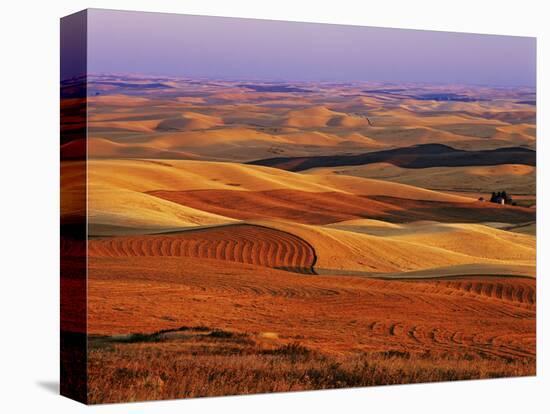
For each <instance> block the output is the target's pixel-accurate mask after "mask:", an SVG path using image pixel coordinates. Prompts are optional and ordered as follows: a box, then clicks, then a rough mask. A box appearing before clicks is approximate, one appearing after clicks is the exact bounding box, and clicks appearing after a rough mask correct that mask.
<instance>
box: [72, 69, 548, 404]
mask: <svg viewBox="0 0 550 414" xmlns="http://www.w3.org/2000/svg"><path fill="white" fill-rule="evenodd" d="M148 85H149V88H148ZM151 85H154V87H153V86H151ZM158 85H161V86H158ZM88 88H89V90H90V94H89V98H88V108H89V109H88V110H89V118H88V140H87V142H83V141H82V140H78V139H76V140H68V141H67V142H65V143H63V145H62V147H61V151H62V163H61V164H62V166H61V168H62V177H63V181H62V190H63V192H64V194H65V195H66V196H67V199H66V200H65V202H64V203H63V209H62V224H63V225H67V226H70V225H71V223H73V221H74V218H75V217H79V216H82V214H86V217H87V235H88V237H87V239H86V240H78V239H75V238H71V237H64V238H62V240H61V253H62V256H63V257H64V258H65V260H66V262H67V266H68V267H67V269H68V270H67V271H66V273H65V276H64V277H65V283H66V286H67V287H68V288H71V287H72V286H74V291H76V290H77V289H78V286H79V283H80V284H81V283H82V280H81V279H79V278H78V277H77V272H76V270H74V268H71V267H70V264H71V263H73V262H75V261H76V260H77V259H78V258H79V257H80V258H81V257H84V256H87V257H88V262H87V266H88V267H87V281H86V283H87V295H88V296H87V319H86V328H85V334H86V335H87V344H88V353H87V355H86V361H87V362H86V363H87V369H88V374H89V381H88V384H87V395H88V399H89V401H90V402H92V403H106V402H120V401H138V400H151V399H163V398H182V397H201V396H214V395H229V394H251V393H261V392H281V391H295V390H309V389H324V388H341V387H355V386H367V385H385V384H403V383H418V382H430V381H449V380H463V379H479V378H494V377H503V376H526V375H535V371H536V305H537V300H536V299H537V298H536V296H537V295H536V266H535V260H536V235H535V232H536V230H535V229H536V194H535V190H536V185H535V177H536V164H535V144H536V142H535V136H536V127H535V109H534V106H533V105H531V104H530V103H526V101H527V99H528V97H529V96H530V95H529V93H530V91H528V90H524V89H521V88H520V89H492V88H489V87H484V88H481V87H480V88H478V89H475V88H465V87H461V86H457V85H449V86H448V87H447V89H446V93H448V96H446V98H445V99H427V98H426V96H428V95H430V94H436V93H437V94H441V93H442V92H441V90H442V87H441V86H437V87H436V86H430V85H421V86H413V85H406V86H404V88H406V89H399V90H406V91H407V93H406V94H405V93H401V92H392V91H391V90H390V91H388V87H385V86H384V85H381V84H368V83H356V84H355V83H347V84H338V83H326V84H325V83H322V82H319V83H314V82H309V83H307V84H300V83H296V84H292V85H290V86H289V85H286V86H285V87H284V88H283V87H279V88H278V89H277V88H275V87H274V86H273V85H272V84H268V85H266V84H262V83H255V84H250V83H248V84H243V83H242V82H236V81H228V80H219V81H216V82H208V81H202V80H197V79H183V78H167V79H165V80H162V81H159V80H158V79H155V80H151V79H148V78H147V77H139V76H137V75H135V76H107V75H97V76H92V77H91V78H90V79H89V85H88ZM306 90H307V92H304V91H306ZM430 96H431V95H430ZM438 96H439V95H438ZM456 96H460V97H461V98H460V99H458V98H456ZM65 105H66V107H67V108H68V109H69V108H70V106H71V103H70V102H66V103H65ZM68 109H67V110H68ZM84 148H87V151H88V160H87V165H86V168H85V167H83V163H84V161H82V160H81V159H80V158H79V155H80V154H81V153H82V151H83V149H84ZM82 182H85V183H86V189H87V194H88V203H87V210H86V212H84V213H83V211H82V209H81V207H80V206H79V204H78V200H77V198H76V196H75V197H74V198H71V197H70V195H71V194H73V195H76V194H78V193H79V192H82ZM503 192H506V194H504V193H503ZM497 193H498V194H497ZM71 269H72V270H71ZM78 306H81V305H80V304H79V303H77V301H75V300H72V299H71V295H70V294H67V295H66V296H65V297H63V298H62V307H63V309H68V310H70V309H73V308H72V307H75V309H73V310H74V311H75V312H76V311H78V310H77V309H76V307H78ZM67 314H70V312H67ZM62 327H64V329H65V330H66V331H67V332H74V331H78V330H79V329H81V327H80V328H79V326H78V323H77V322H75V321H73V320H70V319H66V320H63V321H62ZM80 333H82V332H80Z"/></svg>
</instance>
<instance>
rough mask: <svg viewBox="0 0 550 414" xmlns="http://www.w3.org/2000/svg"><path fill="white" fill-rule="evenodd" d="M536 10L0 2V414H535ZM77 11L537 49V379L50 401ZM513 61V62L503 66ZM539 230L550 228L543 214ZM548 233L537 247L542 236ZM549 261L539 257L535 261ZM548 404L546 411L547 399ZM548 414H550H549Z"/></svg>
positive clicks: (239, 0) (541, 27) (541, 379)
mask: <svg viewBox="0 0 550 414" xmlns="http://www.w3.org/2000/svg"><path fill="white" fill-rule="evenodd" d="M545 3H546V2H545V1H544V0H538V1H530V0H517V1H507V0H496V1H493V0H474V1H471V0H454V1H445V0H432V1H428V0H402V1H391V0H385V1H384V0H378V1H370V0H361V1H348V0H337V1H332V2H323V1H321V0H317V1H306V0H301V1H300V0H272V1H267V2H266V1H261V0H256V1H252V0H250V1H245V0H217V1H214V0H200V1H199V0H188V1H183V0H182V1H168V0H155V1H153V0H149V1H147V0H132V1H123V0H111V1H94V0H88V1H80V0H70V1H69V0H63V1H36V2H34V3H33V2H30V1H24V0H20V1H16V0H13V1H4V2H2V3H1V6H0V8H1V11H0V19H1V22H0V31H1V36H0V42H1V43H0V46H1V48H0V70H1V77H0V85H1V86H0V114H1V115H0V169H1V170H0V209H1V213H0V243H1V246H0V278H1V279H0V295H1V296H0V306H1V309H0V318H1V319H0V322H1V325H0V362H1V363H0V381H1V384H0V387H1V388H0V409H1V410H2V411H3V412H5V413H13V412H29V413H33V412H43V411H47V412H48V411H52V412H54V410H55V412H59V413H64V412H82V411H83V410H85V409H87V410H91V411H93V412H102V413H111V412H116V413H122V412H128V411H129V410H135V411H138V412H151V413H153V412H155V413H159V412H160V413H164V412H180V413H181V412H182V411H185V410H189V411H191V412H193V411H199V410H200V411H201V412H202V413H210V412H220V413H226V412H234V411H235V412H239V413H246V412H267V413H272V412H273V413H280V412H287V413H291V412H296V411H299V412H302V413H306V412H310V411H315V412H320V413H323V412H334V411H344V410H345V411H346V412H348V411H349V412H359V411H361V412H365V411H369V412H382V411H384V412H403V411H407V412H422V413H426V414H427V413H432V412H433V413H445V414H450V413H455V412H456V413H459V412H460V413H478V412H487V413H489V412H499V413H512V412H513V413H518V412H528V413H530V414H531V413H537V412H543V410H544V408H543V407H544V405H546V410H547V409H548V406H549V405H550V402H549V401H548V397H546V396H545V392H546V394H547V395H548V394H549V393H550V391H548V390H550V381H549V375H550V371H549V369H548V357H547V356H548V353H547V352H545V350H544V349H543V345H542V344H544V334H545V332H543V331H542V326H543V321H545V320H548V318H545V316H546V315H545V314H546V313H547V310H548V309H549V306H548V305H547V304H546V303H545V302H546V301H548V300H550V296H549V294H548V286H550V284H548V283H546V282H545V278H546V277H547V276H548V274H547V271H548V269H549V267H548V258H547V257H548V254H549V253H548V252H550V250H548V243H547V241H548V231H550V230H549V229H548V226H547V224H548V219H545V217H544V216H545V213H548V208H547V207H548V206H547V205H546V204H547V203H546V200H545V194H544V192H543V191H541V190H542V184H543V183H545V184H546V185H548V182H549V176H548V168H547V167H546V166H545V162H544V160H547V159H548V151H549V150H548V145H546V144H545V139H546V138H547V135H548V134H547V132H548V128H549V127H548V119H549V115H550V114H549V111H548V108H549V105H550V104H548V99H549V98H548V97H549V95H550V92H549V82H550V81H548V76H549V73H550V67H549V59H550V53H549V44H550V33H549V31H550V24H549V22H548V15H549V13H548V11H546V10H544V8H545V7H544V5H545ZM86 7H101V8H118V9H128V10H146V11H168V12H178V13H188V14H206V15H218V16H235V17H258V18H267V19H281V20H296V21H311V22H328V23H343V24H358V25H367V26H368V25H370V26H385V27H402V28H417V29H436V30H451V31H465V32H477V33H492V34H510V35H512V34H513V35H527V36H537V37H538V106H537V110H538V153H537V155H538V167H539V168H538V173H539V176H538V185H539V186H538V200H537V203H538V213H539V214H538V225H539V227H538V248H539V250H538V251H539V255H538V266H539V270H538V282H537V285H538V376H537V377H536V378H521V379H502V380H484V381H469V382H468V381H466V382H458V383H440V384H428V385H404V386H391V387H374V388H363V389H353V390H339V391H321V392H305V393H293V394H276V395H259V396H248V397H224V398H209V399H196V400H180V401H164V402H155V403H137V404H130V405H129V404H122V405H105V406H96V407H93V408H85V407H84V406H83V405H80V404H78V403H75V402H73V401H70V400H68V399H66V398H63V397H60V396H58V395H57V386H58V385H57V384H58V381H59V368H58V366H59V358H58V350H59V339H58V327H59V293H58V292H59V281H58V269H59V264H58V252H59V250H58V234H59V231H58V224H59V221H58V209H59V201H58V200H59V189H58V183H59V181H58V180H59V161H58V157H59V155H58V149H59V148H58V145H59V129H58V125H59V109H58V108H59V107H58V96H59V87H58V85H59V18H60V17H61V16H64V15H66V14H70V13H72V12H75V11H78V10H80V9H84V8H86ZM513 58H514V57H513V56H510V59H513ZM546 216H547V217H548V215H547V214H546ZM545 232H546V234H545ZM544 250H546V252H547V253H546V255H544V254H543V253H542V252H543V251H544ZM545 397H546V398H545ZM546 412H548V411H546Z"/></svg>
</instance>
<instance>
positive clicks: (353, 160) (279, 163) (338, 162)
mask: <svg viewBox="0 0 550 414" xmlns="http://www.w3.org/2000/svg"><path fill="white" fill-rule="evenodd" d="M376 162H386V163H390V164H393V165H396V166H398V167H402V168H428V167H463V166H474V165H500V164H523V165H530V166H535V165H536V153H535V151H533V150H530V149H528V148H522V147H511V148H497V149H492V150H480V151H465V150H458V149H455V148H452V147H449V146H447V145H442V144H423V145H415V146H411V147H405V148H396V149H391V150H384V151H376V152H369V153H365V154H358V155H328V156H314V157H278V158H268V159H262V160H257V161H252V162H250V163H249V164H254V165H264V166H268V167H275V168H280V169H283V170H288V171H303V170H308V169H310V168H317V167H338V166H344V165H364V164H372V163H376Z"/></svg>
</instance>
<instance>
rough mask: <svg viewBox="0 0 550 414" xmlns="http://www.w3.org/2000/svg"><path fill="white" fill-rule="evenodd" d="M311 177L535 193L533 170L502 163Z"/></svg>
mask: <svg viewBox="0 0 550 414" xmlns="http://www.w3.org/2000/svg"><path fill="white" fill-rule="evenodd" d="M307 172H308V173H309V174H314V175H332V174H336V175H341V174H343V175H351V176H354V177H362V178H375V179H380V180H387V181H391V182H397V183H401V184H408V185H413V186H423V187H425V188H430V189H434V190H440V191H455V192H461V191H462V192H476V193H483V192H484V190H485V194H486V191H487V189H492V188H494V189H500V188H506V189H508V191H511V192H513V194H519V195H524V194H527V195H533V194H535V192H536V183H535V176H536V169H535V167H532V166H529V165H517V164H502V165H492V166H476V167H470V166H468V167H433V168H421V169H417V170H414V169H410V168H400V167H397V166H395V165H392V164H389V163H374V164H368V165H362V166H356V167H333V168H314V169H311V170H308V171H307Z"/></svg>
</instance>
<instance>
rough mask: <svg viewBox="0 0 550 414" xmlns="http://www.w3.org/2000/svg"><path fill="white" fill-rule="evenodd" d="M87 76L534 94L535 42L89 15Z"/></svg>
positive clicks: (154, 15)
mask: <svg viewBox="0 0 550 414" xmlns="http://www.w3.org/2000/svg"><path fill="white" fill-rule="evenodd" d="M88 16H89V20H88V69H89V71H90V72H92V73H103V72H116V73H126V72H129V73H143V74H156V75H179V76H190V77H192V76H196V77H210V78H224V79H241V80H295V81H298V80H305V81H309V80H312V81H318V80H328V81H354V80H359V81H360V80H363V81H369V80H370V81H406V82H434V83H464V84H483V85H505V86H534V85H535V78H536V76H535V71H536V58H535V56H536V42H535V38H529V37H515V36H494V35H476V34H461V33H448V32H434V31H418V30H402V29H383V28H371V27H359V26H343V25H328V24H315V23H292V22H281V21H268V20H253V19H235V18H221V17H203V16H187V15H178V14H164V13H142V12H126V11H108V10H98V9H91V10H89V15H88Z"/></svg>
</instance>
